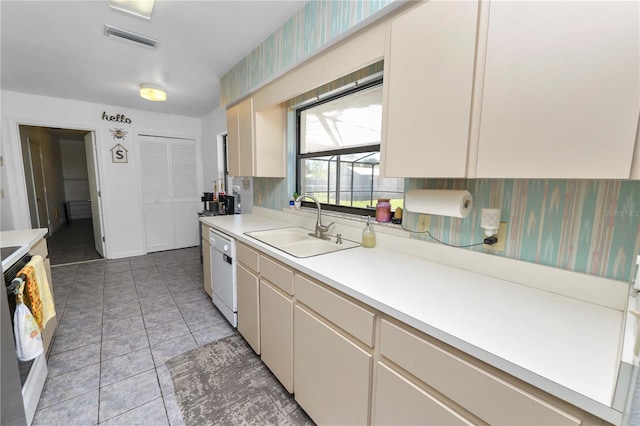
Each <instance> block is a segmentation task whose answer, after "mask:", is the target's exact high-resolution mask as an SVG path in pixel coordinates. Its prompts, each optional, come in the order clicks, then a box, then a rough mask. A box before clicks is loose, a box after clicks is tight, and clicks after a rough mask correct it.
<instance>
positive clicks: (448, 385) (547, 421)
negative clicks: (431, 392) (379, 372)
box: [380, 320, 580, 425]
mask: <svg viewBox="0 0 640 426" xmlns="http://www.w3.org/2000/svg"><path fill="white" fill-rule="evenodd" d="M380 353H381V354H382V355H383V356H385V357H387V358H388V359H390V360H391V361H393V362H395V363H396V364H398V365H399V366H400V367H402V368H404V369H405V370H407V371H408V372H409V373H411V374H413V375H414V376H416V377H417V378H418V379H420V380H422V381H423V382H425V383H426V384H428V385H429V386H431V387H433V388H434V389H436V390H438V391H439V392H441V393H442V394H444V395H446V396H447V397H448V398H450V399H451V400H453V401H455V402H456V403H458V404H459V405H461V406H463V407H465V408H466V409H467V410H469V411H470V412H471V413H473V414H474V415H476V416H478V417H480V418H481V419H483V420H484V421H486V422H487V423H489V424H503V425H504V424H509V425H522V424H529V425H534V424H536V425H579V424H580V420H579V419H577V418H575V417H573V416H571V415H570V414H568V413H566V412H564V411H561V410H560V409H558V408H556V407H553V406H552V405H551V404H549V403H547V402H545V401H543V400H541V399H539V398H537V397H536V396H534V395H531V394H530V393H528V392H525V391H524V390H522V389H519V388H517V387H515V386H514V385H513V384H511V383H508V382H506V381H504V380H503V379H501V378H499V377H496V376H494V375H492V374H490V373H489V372H487V371H484V370H482V369H480V368H479V367H478V366H475V365H472V364H470V363H469V362H467V361H465V360H463V359H461V358H458V357H456V356H455V355H453V354H451V353H449V352H447V351H445V350H444V349H441V348H439V347H437V346H435V345H434V344H433V343H430V342H427V341H426V340H423V339H421V338H420V337H418V336H417V335H415V334H413V333H410V332H408V331H406V330H403V329H401V328H400V327H398V326H396V325H394V324H391V323H390V322H388V321H385V320H382V325H381V329H380Z"/></svg>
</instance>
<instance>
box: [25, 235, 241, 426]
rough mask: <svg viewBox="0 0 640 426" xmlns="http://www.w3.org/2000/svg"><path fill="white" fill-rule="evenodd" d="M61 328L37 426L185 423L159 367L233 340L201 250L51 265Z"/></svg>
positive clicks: (169, 382)
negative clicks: (208, 286)
mask: <svg viewBox="0 0 640 426" xmlns="http://www.w3.org/2000/svg"><path fill="white" fill-rule="evenodd" d="M51 272H52V279H53V288H54V299H55V303H56V311H57V315H58V321H59V324H58V329H57V331H56V333H55V336H54V340H53V344H52V345H53V346H52V347H51V351H50V354H49V359H48V368H49V374H48V377H47V381H46V383H45V386H44V389H43V392H42V395H41V397H40V402H39V405H38V409H37V411H36V415H35V418H34V422H33V424H34V425H58V424H59V425H72V424H77V425H96V424H101V425H102V424H104V425H123V426H124V425H127V426H128V425H134V424H148V425H163V424H164V425H181V424H184V423H183V420H182V416H181V414H180V410H179V408H178V405H177V402H176V398H175V395H174V392H173V383H172V380H171V376H170V374H169V370H168V368H167V367H166V366H165V361H166V360H168V359H170V358H172V357H174V356H176V355H179V354H182V353H185V352H188V351H190V350H191V349H194V348H196V347H198V346H202V345H205V344H207V343H209V342H212V341H215V340H218V339H220V338H223V337H226V336H229V335H231V334H234V333H235V332H236V331H235V330H234V329H233V328H232V327H231V326H230V325H229V324H228V323H227V321H226V320H225V319H224V317H223V316H222V314H220V312H219V311H218V310H217V309H216V308H215V306H214V305H213V304H212V302H211V299H209V297H208V296H207V294H206V293H205V292H204V290H203V277H202V265H201V264H200V258H199V248H198V247H193V248H187V249H180V250H171V251H165V252H159V253H152V254H148V255H145V256H140V257H134V258H128V259H118V260H99V261H93V262H86V263H79V264H73V265H62V266H57V267H53V268H52V271H51Z"/></svg>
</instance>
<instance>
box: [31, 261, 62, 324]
mask: <svg viewBox="0 0 640 426" xmlns="http://www.w3.org/2000/svg"><path fill="white" fill-rule="evenodd" d="M26 266H27V267H29V266H31V267H33V270H34V271H35V276H36V283H38V289H39V290H40V301H41V302H42V327H41V329H42V328H44V327H45V326H46V325H47V322H48V321H49V320H50V319H51V318H53V317H54V316H56V309H55V306H54V304H53V297H52V295H51V286H50V285H49V279H48V278H47V271H46V269H45V268H44V259H42V256H38V255H36V256H33V257H31V261H30V262H29V263H27V265H26Z"/></svg>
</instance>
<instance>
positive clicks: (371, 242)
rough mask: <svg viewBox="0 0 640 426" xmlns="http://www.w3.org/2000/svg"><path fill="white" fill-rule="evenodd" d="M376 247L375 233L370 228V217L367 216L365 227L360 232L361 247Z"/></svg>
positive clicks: (371, 227)
mask: <svg viewBox="0 0 640 426" xmlns="http://www.w3.org/2000/svg"><path fill="white" fill-rule="evenodd" d="M375 246H376V233H375V231H374V230H373V226H371V216H367V226H365V227H364V230H363V231H362V247H366V248H373V247H375Z"/></svg>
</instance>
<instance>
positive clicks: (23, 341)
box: [13, 278, 44, 361]
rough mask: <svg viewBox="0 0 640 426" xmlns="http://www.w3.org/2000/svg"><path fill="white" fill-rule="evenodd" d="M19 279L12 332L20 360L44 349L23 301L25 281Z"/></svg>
mask: <svg viewBox="0 0 640 426" xmlns="http://www.w3.org/2000/svg"><path fill="white" fill-rule="evenodd" d="M16 280H19V282H18V287H17V294H16V311H15V312H14V314H13V334H14V335H15V339H16V355H17V356H18V359H19V360H20V361H31V360H32V359H34V358H36V357H37V356H39V355H40V354H41V353H42V352H43V351H44V345H43V344H42V335H41V334H40V328H39V327H38V324H37V323H36V320H35V319H34V318H33V315H31V311H29V308H27V307H26V306H25V304H24V301H23V292H24V287H25V283H24V281H23V280H22V279H21V278H16V279H15V280H14V282H15V281H16Z"/></svg>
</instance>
